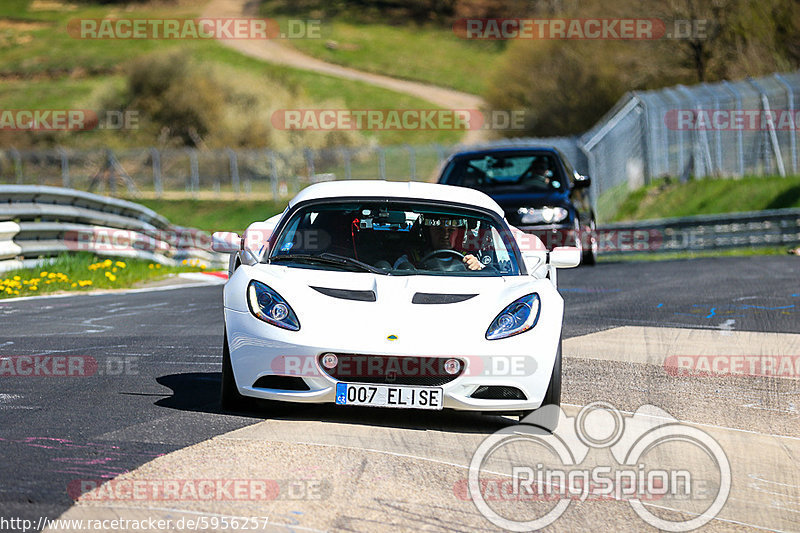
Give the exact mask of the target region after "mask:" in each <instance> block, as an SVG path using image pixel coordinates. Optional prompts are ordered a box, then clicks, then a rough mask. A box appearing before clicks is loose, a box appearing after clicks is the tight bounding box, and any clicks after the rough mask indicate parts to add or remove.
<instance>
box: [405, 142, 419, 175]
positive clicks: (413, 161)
mask: <svg viewBox="0 0 800 533" xmlns="http://www.w3.org/2000/svg"><path fill="white" fill-rule="evenodd" d="M406 150H408V173H409V174H410V178H411V181H414V180H416V179H417V152H416V150H414V147H413V146H411V145H410V144H407V145H406Z"/></svg>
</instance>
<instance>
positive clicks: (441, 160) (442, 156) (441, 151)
mask: <svg viewBox="0 0 800 533" xmlns="http://www.w3.org/2000/svg"><path fill="white" fill-rule="evenodd" d="M433 148H434V149H435V150H436V154H437V155H438V156H439V165H440V166H441V164H442V163H444V160H445V159H447V153H446V152H445V150H444V147H443V146H442V145H441V144H434V145H433Z"/></svg>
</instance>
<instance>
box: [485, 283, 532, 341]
mask: <svg viewBox="0 0 800 533" xmlns="http://www.w3.org/2000/svg"><path fill="white" fill-rule="evenodd" d="M539 307H540V305H539V295H538V294H536V293H533V294H529V295H527V296H523V297H522V298H519V299H517V300H514V302H512V303H511V304H510V305H509V306H508V307H506V308H505V309H503V311H502V312H501V313H500V314H499V315H497V317H496V318H495V319H494V320H493V321H492V324H491V325H490V326H489V329H487V330H486V339H487V340H490V341H493V340H496V339H504V338H506V337H511V336H512V335H518V334H520V333H522V332H524V331H528V330H529V329H531V328H532V327H533V326H535V325H536V322H537V321H538V320H539Z"/></svg>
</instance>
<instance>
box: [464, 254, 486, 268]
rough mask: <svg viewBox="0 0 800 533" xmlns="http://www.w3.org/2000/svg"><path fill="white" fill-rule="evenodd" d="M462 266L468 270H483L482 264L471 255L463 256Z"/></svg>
mask: <svg viewBox="0 0 800 533" xmlns="http://www.w3.org/2000/svg"><path fill="white" fill-rule="evenodd" d="M464 264H465V265H466V266H467V268H468V269H470V270H483V264H482V263H481V262H480V261H478V258H477V257H475V256H474V255H472V254H469V255H465V256H464Z"/></svg>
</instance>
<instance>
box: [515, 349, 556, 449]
mask: <svg viewBox="0 0 800 533" xmlns="http://www.w3.org/2000/svg"><path fill="white" fill-rule="evenodd" d="M560 405H561V340H560V339H559V341H558V351H557V352H556V360H555V363H554V364H553V373H552V374H550V385H548V386H547V392H545V394H544V400H542V405H541V407H539V408H538V409H532V410H529V411H522V412H521V413H520V414H519V422H520V424H529V425H533V426H539V427H542V428H544V429H547V430H548V431H550V432H551V433H552V432H553V431H554V430H555V429H556V426H558V416H559V413H560V412H561V410H560V409H559V406H560ZM547 406H553V407H550V408H548V409H544V408H545V407H547ZM531 415H532V416H531Z"/></svg>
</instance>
